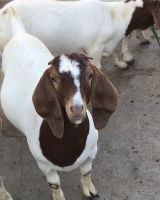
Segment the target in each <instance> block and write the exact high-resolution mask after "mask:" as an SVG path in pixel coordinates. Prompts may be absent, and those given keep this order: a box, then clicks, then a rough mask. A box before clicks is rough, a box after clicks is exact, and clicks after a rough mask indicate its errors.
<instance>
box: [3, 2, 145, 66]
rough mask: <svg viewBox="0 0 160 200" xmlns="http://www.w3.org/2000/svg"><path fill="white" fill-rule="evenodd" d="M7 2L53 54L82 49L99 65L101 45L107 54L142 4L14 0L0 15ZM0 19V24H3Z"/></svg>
mask: <svg viewBox="0 0 160 200" xmlns="http://www.w3.org/2000/svg"><path fill="white" fill-rule="evenodd" d="M10 5H11V6H13V7H14V9H15V10H16V11H17V13H18V14H19V15H20V17H21V19H22V21H23V23H24V26H25V28H26V30H27V32H29V33H31V34H33V35H34V36H36V37H38V38H39V39H40V40H41V41H43V42H44V43H45V45H46V46H47V47H48V48H49V49H50V50H51V52H52V53H53V54H54V55H57V54H60V53H72V52H82V51H84V52H86V53H87V54H88V55H89V56H91V57H93V58H94V60H93V63H94V64H95V65H96V66H97V67H98V68H100V67H101V65H100V60H101V55H102V52H103V50H104V48H106V47H107V48H106V51H107V53H108V54H110V53H111V51H112V50H113V49H114V48H115V46H116V45H117V43H118V42H119V41H120V40H121V39H122V37H123V36H124V34H125V32H126V29H127V27H128V24H129V23H130V20H131V17H132V15H133V12H134V11H135V9H136V7H137V6H142V5H143V1H142V0H136V1H130V2H127V3H126V2H102V1H96V0H94V1H89V0H88V1H77V2H58V1H53V0H47V1H42V0H36V1H35V0H28V1H19V0H15V1H13V2H11V3H9V4H7V5H6V6H5V7H4V8H3V9H2V10H1V14H0V16H2V15H3V13H4V11H5V9H6V8H7V7H8V6H10ZM1 18H3V16H2V17H1ZM1 18H0V23H3V22H2V20H1ZM0 45H1V39H0ZM1 49H3V42H2V45H1Z"/></svg>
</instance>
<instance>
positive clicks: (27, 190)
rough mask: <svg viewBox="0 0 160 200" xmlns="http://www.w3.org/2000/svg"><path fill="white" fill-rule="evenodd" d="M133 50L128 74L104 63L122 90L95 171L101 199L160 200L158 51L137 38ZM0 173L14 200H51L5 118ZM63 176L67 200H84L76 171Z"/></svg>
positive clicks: (102, 138) (102, 136)
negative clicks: (132, 61)
mask: <svg viewBox="0 0 160 200" xmlns="http://www.w3.org/2000/svg"><path fill="white" fill-rule="evenodd" d="M131 46H132V50H133V53H134V57H135V64H134V65H133V66H130V68H129V69H127V70H123V71H122V70H119V69H117V68H115V67H114V66H113V64H112V62H111V61H110V60H109V59H106V58H103V59H102V63H103V67H104V69H105V70H106V71H107V73H108V76H109V77H110V78H111V80H112V81H113V83H114V84H115V86H116V87H117V90H118V92H119V104H118V108H117V111H116V113H115V114H114V115H113V117H112V118H111V120H110V123H109V125H108V126H107V127H106V128H105V129H103V130H102V131H101V132H100V133H99V150H98V154H97V157H96V159H95V162H94V167H93V181H94V183H95V185H96V187H97V189H98V191H99V194H100V197H99V200H160V105H159V104H160V48H159V47H158V44H157V43H156V41H155V40H152V43H151V44H150V45H149V46H140V45H139V43H138V41H137V40H136V39H135V38H133V39H132V42H131ZM106 61H107V63H106ZM0 114H1V115H2V111H0ZM0 175H1V176H3V177H4V182H5V186H6V188H7V190H8V191H9V192H10V193H11V194H12V196H13V199H14V200H52V196H51V192H50V189H49V186H48V184H47V181H46V179H45V177H44V176H43V174H42V173H41V171H40V170H39V168H38V166H37V164H36V162H35V160H34V159H33V157H32V155H31V154H30V152H29V149H28V146H27V143H26V139H25V137H24V136H23V135H22V134H21V133H19V132H18V131H17V130H16V129H15V128H14V127H13V126H12V125H11V124H10V123H9V122H8V121H7V120H6V119H5V117H4V116H3V131H2V136H1V137H0ZM60 177H61V182H62V187H63V191H64V194H65V197H66V200H80V199H85V198H84V197H83V196H82V191H81V187H80V180H79V171H78V170H76V171H73V172H70V173H60Z"/></svg>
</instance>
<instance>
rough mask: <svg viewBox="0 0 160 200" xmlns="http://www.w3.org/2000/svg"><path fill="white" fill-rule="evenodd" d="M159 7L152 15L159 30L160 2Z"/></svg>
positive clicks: (154, 9)
mask: <svg viewBox="0 0 160 200" xmlns="http://www.w3.org/2000/svg"><path fill="white" fill-rule="evenodd" d="M158 3H159V5H157V7H155V8H152V15H153V19H154V23H155V25H156V27H157V28H158V29H160V2H158Z"/></svg>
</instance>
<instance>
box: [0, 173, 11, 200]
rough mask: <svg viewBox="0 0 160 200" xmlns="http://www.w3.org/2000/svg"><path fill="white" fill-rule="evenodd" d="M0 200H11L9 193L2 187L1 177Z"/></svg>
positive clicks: (0, 178) (0, 180)
mask: <svg viewBox="0 0 160 200" xmlns="http://www.w3.org/2000/svg"><path fill="white" fill-rule="evenodd" d="M0 200H13V199H12V197H11V195H10V194H9V192H7V190H6V189H5V187H4V184H3V180H2V177H0Z"/></svg>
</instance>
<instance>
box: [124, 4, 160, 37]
mask: <svg viewBox="0 0 160 200" xmlns="http://www.w3.org/2000/svg"><path fill="white" fill-rule="evenodd" d="M154 24H155V26H156V27H157V28H158V29H160V0H143V7H142V8H136V10H135V12H134V13H133V16H132V18H131V21H130V24H129V26H128V29H127V31H126V35H128V34H130V33H131V32H132V31H133V30H136V29H140V30H145V29H147V28H148V27H150V26H153V25H154Z"/></svg>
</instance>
